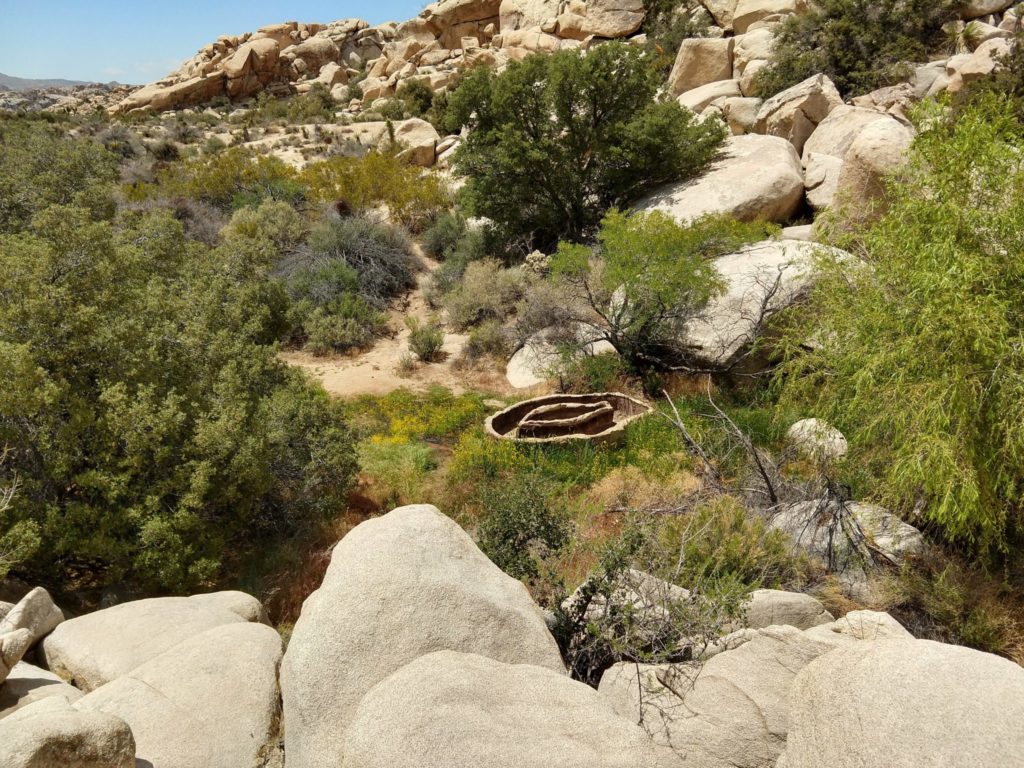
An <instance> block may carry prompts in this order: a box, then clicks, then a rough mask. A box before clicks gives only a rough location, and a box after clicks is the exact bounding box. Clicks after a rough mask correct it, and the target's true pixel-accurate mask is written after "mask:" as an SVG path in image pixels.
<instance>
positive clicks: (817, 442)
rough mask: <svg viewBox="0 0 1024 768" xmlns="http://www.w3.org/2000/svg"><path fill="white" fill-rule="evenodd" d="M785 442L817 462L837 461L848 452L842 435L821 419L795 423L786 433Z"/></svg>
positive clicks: (803, 420)
mask: <svg viewBox="0 0 1024 768" xmlns="http://www.w3.org/2000/svg"><path fill="white" fill-rule="evenodd" d="M786 441H787V442H788V443H789V444H790V445H791V446H793V448H795V449H796V450H797V451H799V452H800V453H801V454H803V455H805V456H807V457H809V458H811V459H814V460H815V461H819V462H832V461H838V460H839V459H841V458H843V457H844V456H845V455H846V453H847V451H848V450H849V445H848V444H847V442H846V437H845V436H844V435H843V433H842V432H840V431H839V430H838V429H836V428H835V427H833V426H832V425H831V424H829V423H828V422H827V421H822V420H821V419H801V420H800V421H798V422H796V423H795V424H793V426H791V427H790V428H789V429H788V430H787V431H786Z"/></svg>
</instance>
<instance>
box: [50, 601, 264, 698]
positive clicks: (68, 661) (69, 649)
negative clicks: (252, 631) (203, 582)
mask: <svg viewBox="0 0 1024 768" xmlns="http://www.w3.org/2000/svg"><path fill="white" fill-rule="evenodd" d="M240 595H242V593H237V592H236V593H229V594H228V596H227V597H225V596H224V595H222V594H219V593H214V594H212V595H196V596H195V597H156V598H151V599H149V600H136V601H134V602H130V603H122V604H121V605H115V606H114V607H113V608H106V609H104V610H101V611H96V612H95V613H90V614H86V615H85V616H79V617H77V618H74V619H71V620H70V621H65V622H64V623H63V624H61V625H60V626H58V627H57V629H55V630H54V631H53V632H52V633H51V634H50V635H48V636H47V637H46V638H45V639H44V640H43V642H42V645H41V646H40V648H41V652H42V657H43V659H44V660H45V662H46V666H47V667H49V669H50V670H51V671H53V672H56V673H57V674H58V675H60V676H61V677H62V678H63V679H65V680H68V681H71V682H73V683H74V684H75V685H77V686H78V687H79V688H81V689H82V690H85V691H91V690H92V689H94V688H98V687H99V686H101V685H103V684H104V683H109V682H110V681H111V680H115V679H117V678H119V677H121V676H122V675H126V674H128V673H129V672H131V671H132V670H133V669H135V668H136V667H138V666H139V665H141V664H143V663H145V662H147V661H149V660H150V659H153V658H155V657H156V656H158V655H160V654H161V653H163V652H164V651H167V650H169V649H171V648H173V647H174V646H175V645H177V644H178V643H180V642H182V641H184V640H187V639H188V638H190V637H192V636H193V635H197V634H199V633H201V632H205V631H206V630H208V629H212V628H214V627H218V626H221V625H223V624H232V623H235V622H243V621H246V620H247V616H248V615H253V614H255V615H257V616H258V615H259V614H260V612H261V611H262V609H257V608H256V607H255V606H254V605H252V604H253V603H255V604H256V605H258V601H256V600H255V598H251V597H248V596H247V595H245V596H242V597H239V596H240ZM245 598H248V600H246V599H245ZM225 601H226V602H227V603H228V604H230V605H231V606H232V607H230V608H229V607H227V606H226V605H225ZM239 605H247V607H245V608H239V607H238V606H239ZM239 611H242V613H244V614H246V615H245V616H243V615H241V614H240V613H239Z"/></svg>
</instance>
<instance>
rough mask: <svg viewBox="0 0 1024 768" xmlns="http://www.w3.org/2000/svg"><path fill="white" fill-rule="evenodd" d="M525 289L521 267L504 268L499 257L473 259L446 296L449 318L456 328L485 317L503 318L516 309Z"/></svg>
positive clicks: (444, 302)
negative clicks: (497, 258) (498, 259)
mask: <svg viewBox="0 0 1024 768" xmlns="http://www.w3.org/2000/svg"><path fill="white" fill-rule="evenodd" d="M525 289H526V275H525V273H524V271H523V269H522V268H520V267H513V268H511V269H505V268H503V267H502V266H501V262H499V261H497V260H496V259H482V260H480V261H473V262H470V263H469V264H468V265H467V267H466V271H465V273H464V274H463V276H462V280H461V282H459V283H458V284H457V285H455V286H454V287H453V288H452V289H451V290H450V291H449V292H448V293H447V294H446V295H445V297H444V301H443V304H444V307H445V309H447V310H448V320H449V322H451V324H452V325H453V326H454V327H455V328H456V329H457V330H466V329H467V328H472V327H473V326H475V325H479V324H480V323H482V322H484V321H485V320H504V319H505V318H506V317H508V316H509V315H510V314H511V313H512V311H513V310H514V309H515V306H516V302H518V301H519V299H520V298H521V297H522V296H523V293H524V291H525Z"/></svg>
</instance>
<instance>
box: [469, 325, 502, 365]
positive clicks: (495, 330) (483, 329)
mask: <svg viewBox="0 0 1024 768" xmlns="http://www.w3.org/2000/svg"><path fill="white" fill-rule="evenodd" d="M513 351H515V344H514V341H513V337H512V333H511V331H510V330H509V329H508V328H506V327H505V326H503V325H502V324H501V323H500V322H499V321H497V320H485V321H484V322H482V323H480V324H479V325H477V326H476V327H474V328H473V329H471V330H470V332H469V338H468V339H467V340H466V345H465V346H464V347H463V348H462V355H463V358H464V359H465V361H467V362H470V363H473V362H476V361H478V360H483V359H486V358H492V359H495V360H501V361H504V360H506V359H507V358H508V356H509V355H511V354H512V352H513Z"/></svg>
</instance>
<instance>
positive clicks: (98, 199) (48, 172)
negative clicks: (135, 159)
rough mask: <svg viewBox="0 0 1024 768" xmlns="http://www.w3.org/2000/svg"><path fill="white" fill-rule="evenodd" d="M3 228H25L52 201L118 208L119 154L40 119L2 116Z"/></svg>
mask: <svg viewBox="0 0 1024 768" xmlns="http://www.w3.org/2000/svg"><path fill="white" fill-rule="evenodd" d="M0 147H3V151H0V234H4V233H10V232H19V231H21V230H22V229H25V228H26V227H27V226H28V225H29V223H30V222H31V220H32V217H33V216H35V215H36V214H37V213H39V212H40V211H42V210H43V209H44V208H46V207H47V206H50V205H72V204H74V205H80V206H85V207H87V208H89V209H90V210H91V211H93V212H94V213H95V214H97V215H102V216H104V217H108V216H111V215H112V214H113V202H112V196H111V192H112V188H111V186H110V185H112V183H113V182H114V181H116V179H117V156H115V155H114V154H112V153H111V152H109V151H107V150H106V149H104V148H103V147H102V146H101V145H100V144H97V143H96V142H94V141H92V140H91V139H67V138H64V137H63V136H61V134H60V132H59V131H58V130H56V129H55V128H54V127H52V126H51V125H49V124H48V123H46V122H44V121H40V120H25V119H20V120H15V119H7V120H3V121H0Z"/></svg>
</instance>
